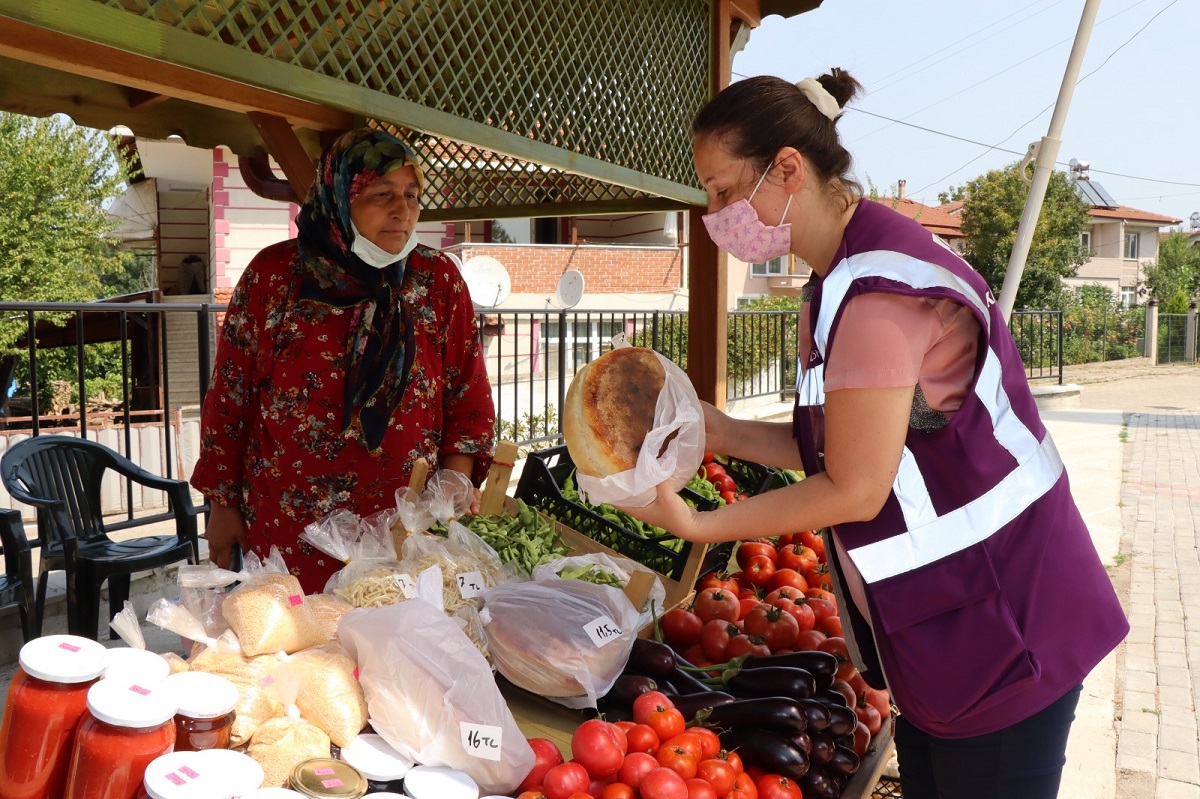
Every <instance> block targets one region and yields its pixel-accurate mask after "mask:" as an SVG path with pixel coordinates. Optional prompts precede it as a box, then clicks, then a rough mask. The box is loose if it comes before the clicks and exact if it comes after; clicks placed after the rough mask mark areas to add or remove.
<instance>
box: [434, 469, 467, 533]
mask: <svg viewBox="0 0 1200 799" xmlns="http://www.w3.org/2000/svg"><path fill="white" fill-rule="evenodd" d="M421 498H422V499H423V500H424V502H425V506H426V507H427V508H428V509H429V514H430V515H431V516H433V518H434V519H435V520H436V521H439V522H441V523H442V524H448V523H450V522H452V521H454V520H455V519H457V518H459V517H461V516H465V515H466V514H467V512H468V511H470V510H471V500H473V499H474V498H475V487H474V486H473V485H471V480H470V478H468V477H467V476H466V475H465V474H463V473H462V472H456V471H454V470H453V469H438V470H437V471H436V472H434V473H433V476H432V477H430V478H429V480H428V481H427V482H426V483H425V491H424V492H423V493H422V494H421Z"/></svg>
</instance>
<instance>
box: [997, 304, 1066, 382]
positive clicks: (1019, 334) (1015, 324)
mask: <svg viewBox="0 0 1200 799" xmlns="http://www.w3.org/2000/svg"><path fill="white" fill-rule="evenodd" d="M1008 329H1009V331H1010V332H1011V333H1012V337H1013V340H1014V341H1015V342H1016V343H1017V350H1018V351H1019V352H1020V353H1021V361H1022V362H1023V363H1024V364H1025V376H1026V377H1027V378H1028V379H1029V380H1055V381H1057V382H1058V384H1059V385H1062V382H1063V312H1062V311H1050V310H1044V311H1013V313H1012V316H1011V317H1009V320H1008Z"/></svg>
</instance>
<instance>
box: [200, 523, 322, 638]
mask: <svg viewBox="0 0 1200 799" xmlns="http://www.w3.org/2000/svg"><path fill="white" fill-rule="evenodd" d="M238 576H239V578H240V579H241V581H242V582H241V585H239V586H238V587H237V588H235V589H233V591H231V592H230V593H229V595H228V596H227V597H226V598H225V602H224V604H223V605H222V607H221V612H222V614H223V615H224V616H225V621H227V622H229V626H230V628H231V629H232V630H233V631H234V633H236V634H237V637H238V642H239V643H240V644H241V646H242V650H243V651H244V652H245V653H246V654H247V655H250V656H254V655H261V654H264V653H267V652H287V653H288V654H291V653H293V652H299V651H300V650H301V649H308V648H309V647H310V646H317V645H318V644H323V643H325V641H326V640H327V639H326V638H325V636H324V633H323V632H322V629H321V624H320V622H319V621H318V620H317V617H316V614H314V613H313V611H312V607H311V606H310V605H309V604H308V603H307V601H306V600H305V597H304V590H303V589H302V588H301V587H300V581H299V580H297V579H296V578H295V577H293V576H292V575H291V574H288V570H287V565H286V564H285V563H284V562H283V556H282V555H280V554H279V550H278V549H277V548H276V547H271V552H270V554H269V555H268V556H267V559H266V560H265V561H260V560H259V559H258V557H256V556H255V555H254V553H253V552H250V553H247V554H246V568H245V569H244V570H243V571H242V573H241V574H239V575H238Z"/></svg>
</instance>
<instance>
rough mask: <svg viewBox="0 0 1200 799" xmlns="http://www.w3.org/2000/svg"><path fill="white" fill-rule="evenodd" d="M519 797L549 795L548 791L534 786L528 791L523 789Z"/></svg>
mask: <svg viewBox="0 0 1200 799" xmlns="http://www.w3.org/2000/svg"><path fill="white" fill-rule="evenodd" d="M517 799H549V797H547V796H546V792H545V791H543V790H542V789H541V788H532V789H530V790H528V791H521V793H520V795H518V796H517Z"/></svg>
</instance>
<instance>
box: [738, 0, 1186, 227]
mask: <svg viewBox="0 0 1200 799" xmlns="http://www.w3.org/2000/svg"><path fill="white" fill-rule="evenodd" d="M1084 5H1085V2H1084V0H824V2H823V3H822V4H821V6H820V7H819V8H817V9H816V10H814V11H810V12H808V13H805V14H801V15H799V16H797V17H793V18H791V19H783V18H782V17H779V16H771V17H767V18H765V19H764V20H763V22H762V25H761V26H760V27H758V28H756V29H754V30H753V32H752V33H751V35H750V38H749V41H748V43H747V44H746V46H745V48H744V49H743V50H742V51H741V52H739V53H738V54H737V55H735V56H734V59H733V73H734V76H733V78H734V80H738V79H740V78H742V77H747V76H751V75H777V76H779V77H782V78H786V79H787V80H789V81H793V82H794V81H798V80H800V79H801V78H804V77H808V76H814V77H815V76H819V75H820V74H822V73H823V72H826V71H828V70H829V68H831V67H841V68H842V69H845V70H847V71H848V72H849V73H850V74H851V75H853V76H854V77H855V78H857V79H858V80H859V82H861V83H862V84H863V86H864V89H865V92H864V93H863V94H861V95H859V97H857V98H856V99H855V100H853V101H852V102H851V103H850V104H849V106H848V107H847V111H846V112H845V113H844V114H843V115H842V117H841V118H840V120H839V121H838V129H839V132H840V134H841V136H842V142H843V143H844V144H845V145H846V147H847V148H848V149H849V150H850V152H851V154H852V155H853V156H854V172H855V174H856V176H857V177H858V179H859V180H860V182H862V183H863V185H864V187H866V186H868V183H870V184H872V185H874V186H875V187H876V189H877V191H878V192H879V193H880V194H887V195H891V194H893V193H894V192H895V188H896V186H897V184H898V181H900V180H904V181H905V182H906V193H907V196H908V197H910V198H912V199H914V200H917V201H919V202H924V203H926V204H929V205H936V204H937V202H938V199H937V195H938V193H939V192H942V191H945V190H947V189H948V188H949V187H951V186H958V185H962V184H964V183H966V182H967V181H969V180H971V179H972V178H975V177H978V176H979V175H981V174H984V173H985V172H987V171H988V170H991V169H999V168H1003V167H1005V166H1007V165H1009V164H1012V163H1014V162H1016V161H1018V160H1020V158H1021V157H1022V156H1023V155H1024V153H1025V151H1026V149H1027V148H1028V146H1029V144H1030V143H1032V142H1034V141H1038V140H1040V139H1041V138H1042V137H1043V136H1045V135H1046V134H1047V132H1048V130H1049V125H1050V119H1051V115H1052V113H1053V107H1054V103H1055V101H1056V99H1057V98H1058V94H1059V89H1060V87H1061V86H1062V81H1063V75H1064V72H1065V70H1066V66H1067V60H1068V57H1069V55H1070V53H1071V47H1072V44H1073V43H1074V40H1075V35H1076V31H1077V30H1078V29H1079V23H1080V18H1081V16H1082V14H1083V9H1084ZM1198 31H1200V0H1102V1H1101V3H1100V9H1099V13H1098V14H1097V16H1096V24H1095V26H1094V28H1093V29H1092V33H1091V37H1090V39H1089V41H1088V46H1087V52H1086V56H1085V58H1084V62H1083V68H1082V70H1081V71H1080V76H1081V80H1080V81H1079V82H1078V83H1077V84H1076V87H1075V91H1074V94H1073V96H1072V98H1071V105H1070V110H1069V113H1068V115H1067V119H1066V124H1065V126H1064V128H1063V134H1062V146H1061V147H1060V149H1059V153H1058V158H1057V160H1058V162H1059V166H1058V169H1060V170H1066V168H1067V163H1068V162H1069V161H1070V160H1071V159H1072V158H1076V159H1078V160H1080V161H1086V162H1088V164H1089V165H1090V167H1091V179H1092V180H1093V181H1095V182H1099V183H1100V184H1101V185H1102V186H1103V187H1104V188H1105V189H1106V190H1107V191H1108V193H1109V194H1110V195H1112V196H1113V198H1114V199H1115V200H1116V201H1117V202H1118V203H1120V204H1122V205H1127V206H1131V207H1133V208H1138V209H1141V210H1144V211H1152V212H1154V213H1158V214H1163V215H1165V216H1170V217H1173V218H1175V219H1180V220H1183V221H1182V224H1181V225H1180V226H1179V227H1181V228H1182V229H1185V230H1186V229H1190V223H1189V217H1190V215H1191V214H1192V213H1193V212H1196V211H1200V152H1197V149H1198V148H1200V111H1198V110H1197V103H1196V100H1195V94H1196V93H1195V86H1194V84H1193V83H1192V82H1191V79H1192V78H1197V79H1200V47H1197V44H1196V42H1197V38H1196V36H1197V32H1198ZM880 117H887V118H888V119H883V118H880ZM889 119H890V120H897V121H898V122H893V121H889ZM920 128H925V129H926V130H922V129H920ZM963 139H966V140H968V141H962V140H963ZM993 145H997V149H992V150H990V151H989V148H990V147H992V146H993ZM1030 171H1031V173H1032V168H1031V170H1030Z"/></svg>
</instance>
